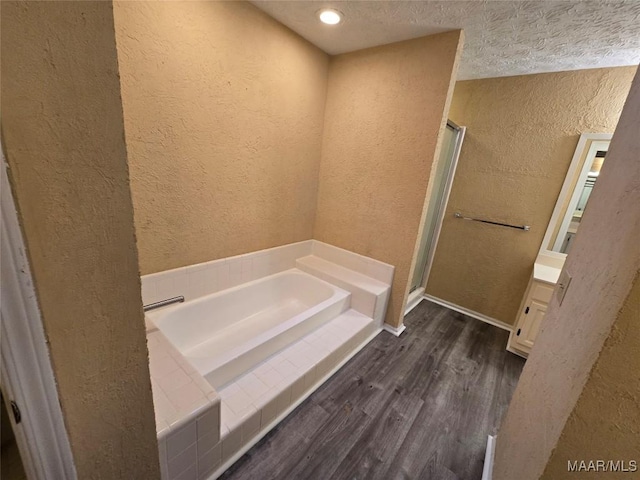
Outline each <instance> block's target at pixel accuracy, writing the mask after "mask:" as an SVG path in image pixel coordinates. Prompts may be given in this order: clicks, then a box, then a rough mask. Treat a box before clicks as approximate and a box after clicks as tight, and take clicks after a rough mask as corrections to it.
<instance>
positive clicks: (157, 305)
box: [142, 295, 184, 312]
mask: <svg viewBox="0 0 640 480" xmlns="http://www.w3.org/2000/svg"><path fill="white" fill-rule="evenodd" d="M182 302H184V297H183V296H182V295H181V296H179V297H173V298H167V299H166V300H160V301H159V302H153V303H150V304H148V305H143V306H142V311H143V312H148V311H149V310H153V309H154V308H160V307H166V306H167V305H171V304H172V303H182Z"/></svg>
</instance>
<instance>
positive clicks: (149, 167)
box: [115, 1, 329, 274]
mask: <svg viewBox="0 0 640 480" xmlns="http://www.w3.org/2000/svg"><path fill="white" fill-rule="evenodd" d="M115 20H116V22H115V24H116V33H117V43H118V59H119V62H120V74H121V83H122V97H123V107H124V117H125V130H126V137H127V148H128V154H129V161H130V169H131V189H132V195H133V201H134V208H135V220H136V233H137V236H138V248H139V252H140V268H141V271H142V273H143V274H148V273H154V272H158V271H163V270H167V269H171V268H177V267H183V266H186V265H191V264H195V263H200V262H205V261H210V260H215V259H218V258H224V257H230V256H233V255H239V254H243V253H247V252H252V251H256V250H262V249H265V248H270V247H274V246H278V245H283V244H288V243H293V242H298V241H302V240H309V239H311V238H312V235H313V225H314V219H315V214H316V199H317V191H318V171H319V168H320V147H321V143H322V129H323V116H324V107H325V98H326V89H327V70H328V63H329V57H328V56H327V55H326V54H325V53H323V52H322V51H321V50H319V49H318V48H316V47H315V46H313V45H311V44H310V43H308V42H307V41H306V40H304V39H302V38H301V37H300V36H298V35H296V34H295V33H293V32H292V31H291V30H289V29H287V28H286V27H284V26H283V25H281V24H280V23H278V22H277V21H276V20H274V19H272V18H270V17H269V16H267V15H266V14H265V13H263V12H262V11H260V10H259V9H257V8H256V7H254V6H253V5H251V4H250V3H247V2H157V1H153V2H142V1H140V2H138V1H136V2H115Z"/></svg>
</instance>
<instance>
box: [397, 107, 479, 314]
mask: <svg viewBox="0 0 640 480" xmlns="http://www.w3.org/2000/svg"><path fill="white" fill-rule="evenodd" d="M447 125H448V126H450V127H451V128H453V129H454V130H455V131H456V132H457V134H456V139H455V144H454V147H453V153H452V158H451V166H450V167H449V171H448V172H447V178H446V180H445V186H444V191H443V192H442V196H441V197H440V198H439V199H438V200H437V201H438V203H439V205H438V208H437V211H436V223H435V228H434V230H433V237H432V238H431V242H430V243H429V245H428V246H426V248H427V261H426V263H425V267H424V271H423V272H422V276H421V278H420V281H419V282H418V285H417V287H416V288H415V289H414V290H412V291H410V292H409V296H408V298H407V303H406V305H405V315H406V314H407V313H409V311H411V309H413V308H415V307H416V305H418V303H420V301H422V299H423V298H424V296H423V295H424V291H425V288H426V287H427V281H428V280H429V275H430V273H431V267H432V266H433V259H434V257H435V253H436V248H437V246H438V240H439V238H440V232H441V230H442V222H443V220H444V214H445V212H446V210H447V205H448V203H449V196H450V195H451V188H452V186H453V179H454V178H455V175H456V169H457V167H458V160H459V159H460V151H461V149H462V143H463V141H464V136H465V133H466V131H467V127H462V126H459V125H457V124H456V123H454V122H453V121H451V120H447ZM445 128H446V127H445ZM442 147H443V146H441V147H440V148H442ZM426 220H427V219H426V218H425V222H426ZM425 234H426V232H425V231H424V229H423V231H422V235H423V236H424V235H425ZM420 243H422V237H421V238H420ZM420 243H419V245H420ZM418 248H420V247H418ZM416 262H417V257H416ZM418 267H419V265H416V266H415V268H418ZM410 280H411V281H413V278H411V279H410ZM409 288H411V286H409Z"/></svg>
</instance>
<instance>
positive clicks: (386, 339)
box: [221, 300, 524, 480]
mask: <svg viewBox="0 0 640 480" xmlns="http://www.w3.org/2000/svg"><path fill="white" fill-rule="evenodd" d="M405 321H406V323H407V331H406V333H404V334H403V335H402V336H401V337H400V338H396V337H394V336H392V335H390V334H388V333H386V332H383V333H382V334H380V335H378V336H377V337H376V338H375V339H374V340H373V341H372V342H371V343H370V344H369V345H368V346H367V347H365V348H364V349H363V350H362V351H361V352H360V353H359V354H358V355H356V356H355V357H354V358H353V359H352V360H351V361H350V362H349V363H348V364H346V365H345V366H344V367H343V368H342V370H341V371H339V372H338V373H337V374H336V375H334V376H333V377H332V378H331V379H330V380H329V381H328V382H327V383H326V384H325V385H323V386H322V387H321V388H320V389H318V390H317V391H316V392H315V393H314V394H313V395H311V396H310V397H309V398H308V399H307V400H306V401H305V402H304V403H303V404H302V405H300V407H298V408H297V409H296V410H295V411H294V412H293V413H292V414H291V415H289V417H288V418H287V419H286V420H284V421H283V422H282V423H281V424H280V425H279V426H278V427H277V428H276V429H274V430H273V431H272V432H271V433H270V434H269V435H268V436H267V437H265V438H264V439H263V440H262V441H261V442H260V443H258V444H257V445H256V446H255V447H254V448H253V449H251V450H250V451H249V452H247V454H246V455H244V457H243V458H241V459H240V460H239V461H238V462H236V464H235V465H233V466H232V467H231V468H230V469H229V470H228V471H227V472H226V473H225V474H224V475H223V477H221V478H224V479H226V480H241V479H254V478H305V479H328V478H331V479H349V480H350V479H354V478H358V479H362V478H366V479H385V480H386V479H396V478H415V479H418V478H425V479H427V478H428V479H433V480H439V479H444V480H449V479H450V480H455V479H467V478H469V479H470V478H480V477H481V474H482V465H483V458H484V450H485V445H486V441H487V435H489V434H494V433H496V430H497V427H498V425H499V423H500V420H501V418H502V416H503V414H504V413H505V411H506V408H507V406H508V403H509V401H510V399H511V396H512V394H513V391H514V390H515V386H516V383H517V380H518V377H519V375H520V372H521V370H522V367H523V365H524V360H523V359H521V358H520V357H517V356H515V355H513V354H511V353H509V352H507V351H506V350H505V349H504V347H505V345H506V343H507V336H508V334H507V332H506V331H503V330H500V329H498V328H496V327H493V326H491V325H488V324H485V323H482V322H480V321H478V320H474V319H472V318H469V317H465V316H464V315H461V314H458V313H456V312H452V311H450V310H447V309H446V308H444V307H440V306H438V305H435V304H433V303H430V302H428V301H426V300H425V301H423V302H422V303H421V304H420V305H419V306H418V307H416V308H415V309H414V310H413V311H412V312H411V313H410V314H409V315H408V316H407V317H406V318H405Z"/></svg>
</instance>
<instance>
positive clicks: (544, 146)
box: [427, 67, 636, 324]
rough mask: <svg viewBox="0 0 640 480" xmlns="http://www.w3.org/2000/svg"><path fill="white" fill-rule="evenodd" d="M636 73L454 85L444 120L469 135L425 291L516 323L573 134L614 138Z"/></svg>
mask: <svg viewBox="0 0 640 480" xmlns="http://www.w3.org/2000/svg"><path fill="white" fill-rule="evenodd" d="M635 71H636V67H623V68H606V69H596V70H579V71H573V72H559V73H546V74H538V75H523V76H516V77H506V78H490V79H484V80H470V81H464V82H458V83H457V84H456V88H455V92H454V95H453V101H452V104H451V111H450V118H451V119H452V120H453V121H454V122H456V123H457V124H458V125H464V126H466V127H468V128H467V132H466V135H465V139H464V143H463V145H462V151H461V155H460V160H459V162H458V168H457V170H456V176H455V180H454V182H453V187H452V190H451V196H450V198H449V203H448V206H447V211H446V214H445V217H444V221H443V225H442V231H441V232H440V238H439V242H438V248H437V250H436V254H435V258H434V262H433V267H432V270H431V275H430V277H429V282H428V285H427V293H428V294H430V295H433V296H435V297H438V298H441V299H443V300H446V301H449V302H451V303H454V304H457V305H460V306H462V307H466V308H468V309H470V310H473V311H476V312H479V313H482V314H484V315H487V316H489V317H492V318H495V319H497V320H500V321H502V322H505V323H507V324H513V323H514V322H515V320H516V318H517V312H518V308H519V305H520V302H521V301H522V297H523V296H524V292H525V290H526V288H527V283H528V281H529V277H530V275H531V270H532V268H533V263H534V261H535V258H536V256H537V254H538V250H539V248H540V244H541V243H542V238H543V237H544V234H545V231H546V229H547V224H548V223H549V220H550V218H551V213H552V212H553V208H554V206H555V203H556V200H557V198H558V194H559V193H560V189H561V188H562V183H563V182H564V177H565V175H566V173H567V170H568V168H569V164H570V163H571V158H572V157H573V153H574V151H575V148H576V145H577V142H578V139H579V136H580V134H581V133H584V132H593V133H612V132H613V130H614V129H615V127H616V124H617V122H618V118H619V117H620V112H621V111H622V106H623V104H624V100H625V98H626V96H627V94H628V92H629V87H630V86H631V81H632V79H633V75H634V73H635ZM456 211H460V212H462V213H463V214H464V215H467V216H476V217H479V218H488V219H490V220H495V221H498V222H506V223H513V224H518V225H530V226H531V230H530V231H529V232H523V231H521V230H514V229H510V228H503V227H496V226H493V225H483V224H480V223H477V222H464V221H461V220H459V219H456V218H454V216H453V214H454V212H456ZM470 240H472V241H470Z"/></svg>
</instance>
